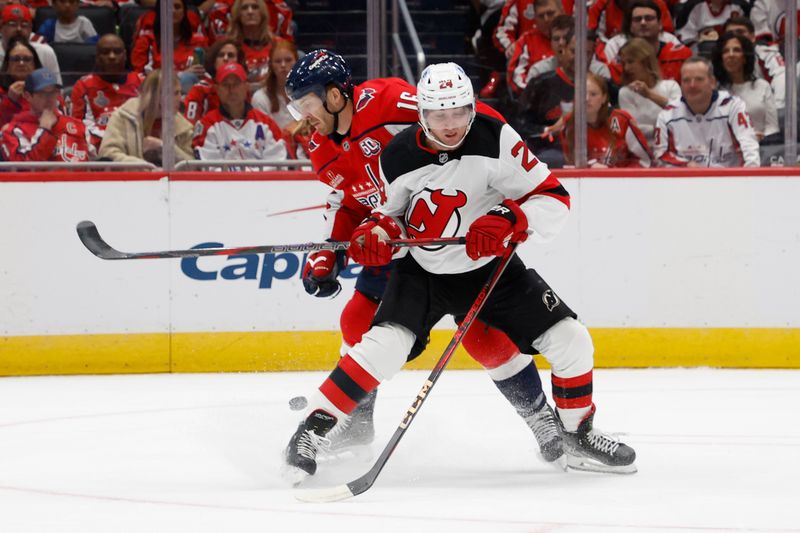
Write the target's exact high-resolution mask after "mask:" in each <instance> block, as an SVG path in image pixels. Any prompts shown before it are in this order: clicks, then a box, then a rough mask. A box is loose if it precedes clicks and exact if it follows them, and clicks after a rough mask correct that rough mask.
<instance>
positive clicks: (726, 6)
mask: <svg viewBox="0 0 800 533" xmlns="http://www.w3.org/2000/svg"><path fill="white" fill-rule="evenodd" d="M682 9H683V11H682V14H683V16H682V17H681V18H682V19H683V20H684V21H685V24H682V25H681V27H680V28H679V29H678V31H677V32H675V33H676V35H677V36H678V38H679V39H680V40H681V41H683V44H685V45H686V46H691V45H694V44H695V43H697V42H702V41H716V40H717V39H719V36H720V35H722V27H723V25H724V23H725V21H726V20H728V19H729V18H730V17H742V16H745V15H747V14H748V13H749V12H750V5H749V4H748V2H747V0H689V1H688V2H686V3H685V4H684V5H683V8H682Z"/></svg>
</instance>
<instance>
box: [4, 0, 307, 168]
mask: <svg viewBox="0 0 800 533" xmlns="http://www.w3.org/2000/svg"><path fill="white" fill-rule="evenodd" d="M13 1H14V3H5V2H2V0H0V8H2V15H1V17H2V18H1V19H0V36H1V37H2V40H1V41H0V60H2V68H1V69H0V160H5V161H12V162H43V161H54V162H83V161H95V160H99V161H119V162H131V163H142V164H144V163H150V164H153V165H156V166H160V165H161V164H162V160H163V150H164V146H165V143H164V141H163V139H162V119H163V117H162V112H161V96H160V92H161V85H162V79H163V78H162V65H161V53H160V50H159V42H160V37H161V36H160V33H161V31H160V30H161V25H160V2H161V1H162V0H155V1H154V2H152V1H149V2H143V3H142V4H141V5H140V4H139V3H136V2H117V1H111V0H52V3H51V0H35V1H34V0H32V1H27V2H23V3H16V2H18V1H19V0H13ZM143 7H149V9H141V8H143ZM93 9H94V10H97V9H102V10H106V11H108V12H110V13H112V14H113V15H114V17H116V18H115V20H116V21H118V24H117V25H116V26H115V31H114V32H112V33H103V34H100V33H99V32H98V31H97V29H96V28H95V27H94V25H93V23H92V20H91V19H90V18H89V17H87V16H86V15H85V13H87V10H93ZM136 9H140V12H138V14H137V18H136V22H135V25H134V26H133V28H132V31H129V32H127V33H126V32H125V31H121V30H120V23H122V22H123V21H124V20H126V13H132V12H135V10H136ZM38 10H41V12H39V13H38V14H37V11H38ZM172 10H173V11H172V13H173V35H174V46H173V47H172V50H173V68H171V69H163V72H164V75H167V72H169V75H171V76H173V77H174V87H175V105H176V109H177V110H178V112H177V113H176V114H175V116H174V117H172V120H173V124H174V139H171V140H170V142H167V143H166V146H168V147H170V149H174V153H175V160H176V161H183V160H194V159H199V160H227V161H230V160H263V161H273V160H285V159H290V158H306V148H305V146H306V143H307V141H308V139H309V138H310V135H311V133H312V132H311V129H310V127H309V126H308V124H305V123H298V122H297V121H294V120H293V119H292V117H291V115H290V114H289V112H288V109H287V104H288V99H287V97H286V93H285V91H284V85H285V81H286V76H287V75H288V73H289V71H290V70H291V68H292V66H293V65H294V63H295V62H296V61H297V59H298V50H297V48H296V47H295V45H294V42H293V41H294V37H293V24H292V17H293V13H292V10H291V9H290V8H289V7H288V5H287V4H286V3H284V2H282V1H280V0H206V1H204V2H199V3H190V2H187V0H172ZM43 14H44V15H45V16H42V15H43ZM51 15H52V16H51ZM35 22H36V27H35V28H34V23H35ZM34 30H35V31H34ZM126 35H127V36H128V37H129V38H128V40H127V42H126V40H125V39H124V38H123V37H124V36H126ZM65 43H72V44H74V45H75V46H76V47H77V48H76V49H81V47H91V52H92V56H93V57H94V65H93V66H92V65H86V66H85V67H86V68H85V71H86V72H87V73H86V75H84V76H82V77H79V78H75V80H74V81H73V82H72V83H70V84H65V81H64V80H65V78H66V77H67V76H66V71H65V72H63V73H62V71H61V69H60V68H59V59H58V55H57V53H56V51H55V50H54V48H56V47H58V46H62V45H63V44H65ZM62 74H64V76H62ZM251 169H252V170H258V169H259V168H258V167H246V168H242V170H251Z"/></svg>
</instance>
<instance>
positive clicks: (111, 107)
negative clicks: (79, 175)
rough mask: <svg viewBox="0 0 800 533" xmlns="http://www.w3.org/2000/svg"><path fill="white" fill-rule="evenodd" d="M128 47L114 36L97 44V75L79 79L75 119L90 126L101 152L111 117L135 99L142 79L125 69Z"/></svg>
mask: <svg viewBox="0 0 800 533" xmlns="http://www.w3.org/2000/svg"><path fill="white" fill-rule="evenodd" d="M126 57H127V53H126V51H125V43H123V42H122V39H121V38H119V37H118V36H117V35H116V34H114V33H109V34H106V35H103V36H102V37H101V38H100V40H99V41H97V54H96V56H95V67H94V72H93V73H91V74H88V75H86V76H84V77H82V78H81V79H79V80H78V81H77V82H76V83H75V85H74V86H73V87H72V95H71V99H72V112H71V113H70V114H71V115H72V116H73V117H74V118H77V119H80V120H82V121H83V123H84V125H86V129H87V130H88V132H89V134H90V135H91V140H92V144H93V145H94V147H95V148H96V149H99V148H100V142H101V141H102V140H103V134H104V133H105V130H106V126H107V125H108V120H109V118H110V117H111V114H112V113H113V112H114V111H116V109H117V108H118V107H120V106H121V105H122V104H124V103H125V102H127V101H128V100H129V99H131V98H135V97H136V96H137V95H138V92H139V85H141V83H142V76H141V74H139V73H136V72H128V71H127V69H126V68H125V63H126Z"/></svg>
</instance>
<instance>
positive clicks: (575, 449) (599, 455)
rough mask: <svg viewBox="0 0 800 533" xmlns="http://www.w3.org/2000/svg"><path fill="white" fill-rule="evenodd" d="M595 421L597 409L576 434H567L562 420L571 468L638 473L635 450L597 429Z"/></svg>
mask: <svg viewBox="0 0 800 533" xmlns="http://www.w3.org/2000/svg"><path fill="white" fill-rule="evenodd" d="M593 419H594V408H593V409H592V412H591V413H590V414H589V416H587V417H586V418H584V419H583V421H582V422H581V424H580V426H578V430H577V431H575V432H572V431H565V430H564V429H563V425H561V420H560V419H558V421H559V425H560V426H561V428H562V432H563V436H564V451H565V452H566V463H567V466H568V467H569V468H572V469H574V470H584V471H586V472H607V473H612V474H633V473H635V472H636V465H635V464H634V461H635V460H636V452H635V451H634V450H633V448H631V447H630V446H628V445H627V444H624V443H622V442H620V441H618V440H616V439H613V438H612V437H609V436H608V435H605V434H603V433H602V432H600V431H599V430H597V429H594V428H593V427H592V420H593Z"/></svg>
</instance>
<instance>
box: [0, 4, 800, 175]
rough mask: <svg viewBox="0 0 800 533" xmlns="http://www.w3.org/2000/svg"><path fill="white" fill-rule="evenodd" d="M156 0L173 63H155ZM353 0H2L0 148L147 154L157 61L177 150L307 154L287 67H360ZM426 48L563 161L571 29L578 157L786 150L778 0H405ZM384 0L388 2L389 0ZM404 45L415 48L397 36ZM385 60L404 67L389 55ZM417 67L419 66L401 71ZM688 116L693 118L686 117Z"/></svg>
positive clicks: (156, 111)
mask: <svg viewBox="0 0 800 533" xmlns="http://www.w3.org/2000/svg"><path fill="white" fill-rule="evenodd" d="M164 1H170V6H171V13H172V29H173V38H174V39H173V43H172V51H173V61H172V65H162V63H161V53H160V43H161V35H160V33H161V12H162V9H161V5H160V4H161V2H164ZM366 4H367V2H366V0H362V1H355V0H338V1H336V0H294V1H292V0H286V1H282V0H123V1H116V0H22V1H20V0H10V1H9V0H0V10H1V13H2V15H1V18H0V65H1V66H0V160H4V161H7V162H29V161H68V162H77V161H121V162H129V163H136V162H139V163H146V164H151V165H155V166H161V164H162V156H163V146H164V143H163V140H162V133H161V130H162V113H161V105H162V98H161V96H160V95H161V85H162V81H163V80H164V79H165V76H171V79H172V81H173V82H174V83H173V86H174V88H175V105H176V109H177V113H176V115H175V116H174V117H173V120H174V139H171V140H170V142H168V143H167V146H169V147H170V149H172V148H173V147H174V153H175V159H176V160H177V161H184V160H204V161H220V160H227V161H231V160H263V161H267V160H279V161H284V160H287V159H301V160H302V159H306V158H307V153H308V152H307V151H308V141H309V138H310V135H311V134H312V128H311V126H310V125H309V124H308V123H305V122H303V121H295V120H294V119H293V118H292V116H291V115H290V113H289V112H288V109H287V103H288V100H287V97H286V94H285V92H284V84H285V80H286V76H287V74H288V72H289V71H290V69H291V67H292V66H293V65H294V63H295V62H296V61H297V59H298V57H300V56H302V55H303V54H304V52H308V51H310V50H313V49H316V48H321V47H325V48H329V49H331V50H334V51H336V52H338V53H340V54H342V55H343V56H344V57H345V58H346V59H347V60H348V62H349V64H350V65H351V67H352V69H353V77H354V81H355V82H356V83H359V82H361V81H364V80H365V79H366V78H367V62H368V57H367V53H366V48H367V47H366V44H365V43H366V40H367V30H366V27H367V5H366ZM404 4H405V5H407V7H408V9H409V13H410V16H411V19H412V21H413V25H414V30H415V31H414V32H409V31H408V29H407V28H406V29H401V30H400V31H401V32H402V33H403V35H402V37H403V39H405V40H408V39H409V37H410V34H411V33H414V34H415V35H418V36H419V40H420V42H421V45H422V48H423V50H424V52H425V55H426V61H427V62H428V63H434V62H441V61H454V62H456V63H458V64H460V65H461V66H463V67H464V68H465V69H466V70H467V72H468V73H469V74H470V76H471V77H472V79H473V84H474V86H475V90H476V93H477V94H478V95H479V98H480V99H481V100H482V101H484V102H486V103H488V104H489V105H492V106H493V107H495V108H496V109H497V110H498V111H500V112H501V113H502V114H503V115H504V116H505V117H506V119H507V120H508V121H509V123H511V124H512V125H513V126H514V127H515V128H516V129H517V130H518V131H519V132H520V133H521V134H522V136H523V138H525V139H526V140H527V142H528V144H529V146H530V147H531V149H532V150H533V151H534V152H535V153H536V154H537V155H538V156H539V157H540V159H542V160H544V161H546V162H547V163H548V164H549V165H551V166H552V167H554V168H559V167H569V166H572V165H575V157H574V153H573V152H574V144H575V143H574V142H573V140H574V132H575V129H576V124H575V118H574V116H573V102H574V99H575V83H574V80H575V78H576V72H575V68H576V67H575V65H576V63H577V64H579V63H580V61H578V62H576V57H575V55H576V44H577V43H576V37H579V36H580V38H581V39H582V38H583V36H584V35H585V36H586V42H585V49H586V58H585V63H584V64H585V65H586V69H587V70H586V75H585V79H586V91H585V94H586V106H585V119H586V122H587V132H588V133H587V137H586V145H587V157H588V163H587V165H588V166H590V167H597V168H605V167H652V166H703V167H735V166H776V165H782V164H783V163H784V160H783V153H784V144H785V142H786V141H787V136H786V131H785V127H784V124H785V117H786V114H787V113H792V114H795V113H796V112H797V102H796V101H791V99H789V100H787V97H786V90H785V88H786V78H787V76H793V77H797V73H798V68H797V65H794V64H787V62H786V61H785V59H784V58H785V54H786V47H787V46H794V47H797V46H798V42H787V39H786V22H787V20H786V16H787V6H789V9H790V10H789V12H790V15H791V16H792V17H797V18H800V7H798V3H797V2H794V1H793V0H687V1H680V0H589V3H588V4H587V9H588V13H587V19H588V21H587V27H588V30H587V31H583V28H581V29H580V31H576V24H575V16H574V15H575V14H574V0H480V1H479V0H471V1H470V0H427V1H426V0H408V1H407V2H405V3H404ZM386 9H388V10H396V9H397V7H396V4H395V3H393V2H387V8H386ZM409 48H410V47H409ZM387 63H388V61H387V60H386V58H384V59H383V64H384V68H385V72H384V73H383V74H384V75H385V76H399V77H406V78H407V77H408V76H407V75H404V72H403V71H402V70H401V69H400V67H399V66H398V62H397V61H394V62H391V63H392V64H389V65H387ZM410 81H412V83H415V81H414V80H410ZM700 118H703V120H700Z"/></svg>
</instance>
